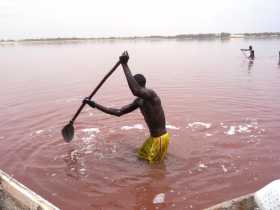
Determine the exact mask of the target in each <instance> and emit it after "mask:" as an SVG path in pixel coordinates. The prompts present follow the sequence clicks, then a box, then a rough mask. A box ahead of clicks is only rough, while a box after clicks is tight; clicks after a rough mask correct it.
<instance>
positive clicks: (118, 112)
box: [83, 51, 170, 162]
mask: <svg viewBox="0 0 280 210" xmlns="http://www.w3.org/2000/svg"><path fill="white" fill-rule="evenodd" d="M128 60H129V56H128V53H127V52H126V51H125V52H124V53H123V54H122V55H121V56H120V62H121V65H122V67H123V71H124V74H125V76H126V79H127V83H128V86H129V88H130V90H131V92H132V94H133V95H134V96H136V97H137V98H136V99H135V100H134V101H133V102H132V103H131V104H129V105H126V106H124V107H122V108H120V109H115V108H108V107H104V106H102V105H100V104H98V103H96V102H95V101H90V100H89V99H88V98H85V99H84V101H83V103H85V104H88V105H89V106H91V107H92V108H97V109H98V110H100V111H102V112H105V113H107V114H110V115H115V116H118V117H120V116H122V115H124V114H127V113H130V112H132V111H134V110H136V109H137V108H140V111H141V113H142V115H143V116H144V119H145V122H146V123H147V126H148V128H149V131H150V137H149V138H148V139H147V140H146V141H145V142H144V144H143V146H142V147H141V148H140V149H139V151H138V156H139V157H140V158H143V159H146V160H148V161H149V162H153V161H161V160H163V158H164V156H165V155H166V153H167V149H168V144H169V138H170V137H169V134H168V133H167V131H166V122H165V115H164V111H163V108H162V105H161V100H160V98H159V96H158V95H157V94H156V93H155V91H153V90H151V89H148V88H146V79H145V77H144V76H143V75H142V74H136V75H134V76H132V73H131V71H130V69H129V67H128V65H127V62H128Z"/></svg>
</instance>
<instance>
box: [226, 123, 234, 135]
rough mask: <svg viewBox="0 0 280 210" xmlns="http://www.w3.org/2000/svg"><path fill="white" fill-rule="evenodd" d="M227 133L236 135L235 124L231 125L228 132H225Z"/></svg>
mask: <svg viewBox="0 0 280 210" xmlns="http://www.w3.org/2000/svg"><path fill="white" fill-rule="evenodd" d="M225 134H227V135H230V136H232V135H234V134H235V126H233V125H232V126H230V128H229V130H228V131H227V132H225Z"/></svg>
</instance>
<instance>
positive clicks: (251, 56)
mask: <svg viewBox="0 0 280 210" xmlns="http://www.w3.org/2000/svg"><path fill="white" fill-rule="evenodd" d="M240 50H241V51H249V52H250V55H249V57H248V59H250V60H254V59H255V51H254V50H253V47H252V46H251V45H250V46H249V49H240Z"/></svg>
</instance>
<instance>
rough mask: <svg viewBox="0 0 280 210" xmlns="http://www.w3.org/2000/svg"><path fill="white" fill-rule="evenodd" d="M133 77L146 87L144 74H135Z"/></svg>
mask: <svg viewBox="0 0 280 210" xmlns="http://www.w3.org/2000/svg"><path fill="white" fill-rule="evenodd" d="M133 77H134V79H135V80H136V81H137V83H138V84H139V85H140V86H141V87H145V85H146V78H145V77H144V76H143V75H142V74H135V75H134V76H133Z"/></svg>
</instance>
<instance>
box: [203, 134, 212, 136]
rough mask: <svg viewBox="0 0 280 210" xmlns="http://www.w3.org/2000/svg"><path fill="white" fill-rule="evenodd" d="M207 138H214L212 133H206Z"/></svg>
mask: <svg viewBox="0 0 280 210" xmlns="http://www.w3.org/2000/svg"><path fill="white" fill-rule="evenodd" d="M205 136H213V134H212V133H206V134H205Z"/></svg>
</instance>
